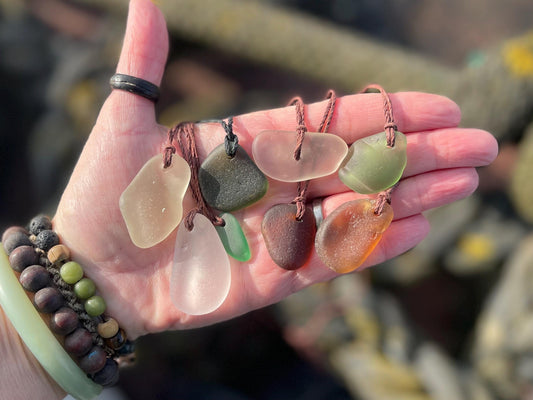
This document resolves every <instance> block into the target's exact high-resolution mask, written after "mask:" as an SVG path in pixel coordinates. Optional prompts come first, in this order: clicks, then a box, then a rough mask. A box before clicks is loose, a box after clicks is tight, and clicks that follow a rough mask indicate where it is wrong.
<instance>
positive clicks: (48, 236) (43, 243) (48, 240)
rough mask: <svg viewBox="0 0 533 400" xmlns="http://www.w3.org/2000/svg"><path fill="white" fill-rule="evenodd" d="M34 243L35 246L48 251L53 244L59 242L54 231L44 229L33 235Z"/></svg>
mask: <svg viewBox="0 0 533 400" xmlns="http://www.w3.org/2000/svg"><path fill="white" fill-rule="evenodd" d="M34 243H35V246H36V247H38V248H40V249H43V250H44V251H48V250H50V249H51V248H52V247H54V246H55V245H57V244H59V236H57V233H55V232H54V231H51V230H47V229H45V230H44V231H41V232H39V234H38V235H37V236H36V237H35V242H34Z"/></svg>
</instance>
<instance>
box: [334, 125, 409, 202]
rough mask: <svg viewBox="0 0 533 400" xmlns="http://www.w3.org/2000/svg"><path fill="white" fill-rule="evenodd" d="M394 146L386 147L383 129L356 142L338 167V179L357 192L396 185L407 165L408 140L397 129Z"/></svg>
mask: <svg viewBox="0 0 533 400" xmlns="http://www.w3.org/2000/svg"><path fill="white" fill-rule="evenodd" d="M395 137H396V141H395V144H394V146H392V147H389V146H387V136H386V133H385V132H381V133H378V134H375V135H372V136H368V137H365V138H362V139H359V140H357V141H356V142H354V143H353V144H352V145H351V146H350V149H349V150H348V155H347V156H346V158H345V160H344V161H343V162H342V164H341V167H340V169H339V178H340V179H341V181H342V182H343V183H344V184H345V185H346V186H348V187H349V188H350V189H352V190H353V191H355V192H357V193H362V194H370V193H378V192H381V191H382V190H385V189H388V188H390V187H391V186H393V185H394V184H396V183H397V182H398V181H399V180H400V178H401V176H402V174H403V170H404V169H405V165H406V164H407V151H406V149H407V139H406V137H405V135H404V134H403V133H401V132H395Z"/></svg>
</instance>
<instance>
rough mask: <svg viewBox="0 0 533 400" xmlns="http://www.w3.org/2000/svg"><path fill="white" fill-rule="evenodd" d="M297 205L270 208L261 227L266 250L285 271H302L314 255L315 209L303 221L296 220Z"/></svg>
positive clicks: (307, 210) (305, 215)
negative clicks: (299, 269)
mask: <svg viewBox="0 0 533 400" xmlns="http://www.w3.org/2000/svg"><path fill="white" fill-rule="evenodd" d="M296 211H297V208H296V205H295V204H278V205H275V206H274V207H272V208H270V209H269V210H268V211H267V212H266V214H265V216H264V217H263V222H262V224H261V232H262V234H263V238H264V240H265V246H266V248H267V250H268V252H269V254H270V257H271V258H272V260H273V261H274V262H275V263H276V264H277V265H278V266H280V267H281V268H283V269H287V270H294V269H297V268H300V267H302V266H303V265H304V264H305V263H306V262H307V260H309V257H310V256H311V253H312V251H313V243H314V239H315V232H316V223H315V216H314V214H313V211H312V209H311V207H307V209H306V212H305V213H304V215H303V217H302V220H301V221H298V220H297V219H296Z"/></svg>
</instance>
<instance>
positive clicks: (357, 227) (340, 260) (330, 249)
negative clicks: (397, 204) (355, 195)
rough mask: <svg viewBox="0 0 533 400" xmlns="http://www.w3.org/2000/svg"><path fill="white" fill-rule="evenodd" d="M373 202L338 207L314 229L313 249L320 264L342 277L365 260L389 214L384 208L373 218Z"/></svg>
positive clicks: (386, 223) (387, 223) (351, 203)
mask: <svg viewBox="0 0 533 400" xmlns="http://www.w3.org/2000/svg"><path fill="white" fill-rule="evenodd" d="M374 210H375V201H374V200H368V199H362V200H354V201H350V202H347V203H344V204H342V205H341V206H340V207H338V208H337V209H336V210H335V211H333V212H332V213H331V214H330V215H328V217H327V218H326V219H325V220H324V221H323V222H322V224H321V225H320V227H319V228H318V231H317V234H316V239H315V247H316V251H317V254H318V256H319V257H320V259H321V260H322V262H323V263H324V264H326V265H327V266H328V267H329V268H331V269H332V270H333V271H335V272H337V273H340V274H344V273H347V272H351V271H354V270H355V269H357V268H358V267H360V266H361V264H362V263H363V262H364V261H365V260H366V259H367V257H368V256H369V255H370V254H371V253H372V251H373V250H374V248H375V247H376V245H377V244H378V243H379V241H380V240H381V236H382V235H383V232H385V230H386V229H387V228H388V227H389V225H390V223H391V221H392V218H393V212H392V207H391V206H390V205H389V204H387V203H386V204H385V205H384V208H383V211H382V213H381V214H380V215H377V214H375V212H374Z"/></svg>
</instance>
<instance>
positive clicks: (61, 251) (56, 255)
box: [48, 244, 70, 264]
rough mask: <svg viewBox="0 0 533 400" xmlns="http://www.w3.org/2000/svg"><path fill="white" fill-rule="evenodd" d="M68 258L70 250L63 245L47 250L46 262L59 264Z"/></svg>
mask: <svg viewBox="0 0 533 400" xmlns="http://www.w3.org/2000/svg"><path fill="white" fill-rule="evenodd" d="M69 258H70V250H69V249H68V247H67V246H65V245H64V244H58V245H56V246H54V247H52V248H51V249H50V250H48V260H49V261H50V262H51V263H52V264H55V263H61V262H64V261H67V260H68V259H69Z"/></svg>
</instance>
